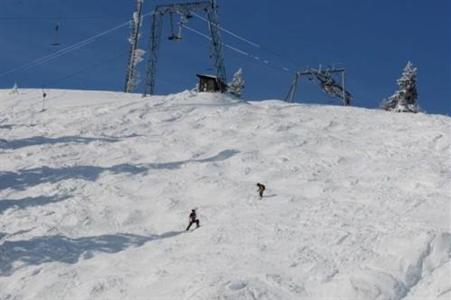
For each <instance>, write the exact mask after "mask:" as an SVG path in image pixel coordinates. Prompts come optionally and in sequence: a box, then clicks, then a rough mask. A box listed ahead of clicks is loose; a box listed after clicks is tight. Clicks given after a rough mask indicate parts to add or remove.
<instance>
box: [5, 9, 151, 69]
mask: <svg viewBox="0 0 451 300" xmlns="http://www.w3.org/2000/svg"><path fill="white" fill-rule="evenodd" d="M152 13H153V12H149V13H146V14H144V15H143V16H142V17H143V18H145V17H147V16H150V15H151V14H152ZM129 24H130V21H127V22H124V23H122V24H120V25H117V26H114V27H111V28H110V29H107V30H105V31H103V32H100V33H97V34H95V35H93V36H91V37H89V38H87V39H85V40H82V41H79V42H77V43H75V44H72V45H70V46H68V47H66V48H63V49H61V50H58V51H56V52H54V53H51V54H49V55H45V56H43V57H40V58H37V59H35V60H33V61H31V62H29V63H26V64H23V65H21V66H19V67H16V68H13V69H10V70H8V71H5V72H3V73H0V77H3V76H5V75H8V74H11V73H14V72H17V71H20V70H29V69H31V68H34V67H37V66H40V65H42V64H45V63H48V62H51V61H53V60H55V59H57V58H59V57H61V56H63V55H65V54H67V53H69V52H72V51H75V50H78V49H80V48H82V47H85V46H87V45H89V44H91V43H93V42H95V41H96V40H97V39H98V38H100V37H102V36H104V35H107V34H109V33H112V32H114V31H116V30H118V29H121V28H123V27H125V26H128V25H129Z"/></svg>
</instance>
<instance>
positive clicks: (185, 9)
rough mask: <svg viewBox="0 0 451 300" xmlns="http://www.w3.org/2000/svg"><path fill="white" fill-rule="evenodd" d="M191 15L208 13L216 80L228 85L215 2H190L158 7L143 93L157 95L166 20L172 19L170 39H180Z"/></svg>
mask: <svg viewBox="0 0 451 300" xmlns="http://www.w3.org/2000/svg"><path fill="white" fill-rule="evenodd" d="M192 13H205V14H206V17H207V20H208V29H209V33H210V40H211V49H210V51H211V52H210V56H211V57H212V59H213V63H214V66H215V69H216V77H217V79H218V80H219V81H222V82H227V78H226V70H225V65H224V56H223V49H222V41H221V36H220V34H219V31H220V30H219V24H218V16H217V5H216V1H215V0H209V1H198V2H191V3H174V4H167V5H157V6H156V7H155V9H154V11H153V14H152V25H151V26H152V27H151V34H150V41H149V50H148V59H147V67H146V81H145V88H144V94H143V96H146V95H153V94H154V93H155V77H156V73H157V62H158V52H159V48H160V40H161V34H162V30H163V19H164V17H165V16H169V18H170V25H171V35H170V36H169V40H180V39H181V32H180V29H181V27H182V26H183V24H184V23H186V22H187V20H188V19H190V18H191V17H192ZM174 16H175V17H179V18H180V21H179V23H178V25H179V31H178V32H175V28H174Z"/></svg>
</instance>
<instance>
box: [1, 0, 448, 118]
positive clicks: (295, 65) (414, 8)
mask: <svg viewBox="0 0 451 300" xmlns="http://www.w3.org/2000/svg"><path fill="white" fill-rule="evenodd" d="M180 1H181V2H183V1H182V0H179V2H180ZM168 2H169V1H157V0H155V1H151V0H145V11H146V12H148V11H150V10H151V9H152V7H153V6H154V5H155V4H162V3H168ZM218 3H219V5H220V9H219V20H220V22H221V25H222V26H223V27H224V28H226V29H228V30H230V31H233V32H235V33H237V34H239V35H241V36H243V37H246V38H247V39H249V40H251V41H253V42H256V43H258V44H259V45H260V46H261V47H260V48H256V47H252V46H250V45H249V44H246V43H244V42H242V41H240V40H238V39H235V38H233V37H231V36H230V35H227V34H225V33H223V34H222V37H223V41H224V42H225V43H227V44H229V45H231V46H234V47H237V48H239V49H241V50H243V51H246V52H248V53H250V54H252V55H253V56H257V57H259V58H260V61H256V60H255V59H252V58H249V57H247V56H244V55H241V54H238V53H236V52H234V51H231V50H229V49H225V51H224V55H225V63H226V69H227V73H228V77H229V78H230V77H231V75H232V74H233V72H234V71H236V69H238V68H240V67H241V68H242V69H243V73H244V77H245V80H246V81H247V84H246V90H245V93H244V97H245V98H247V99H269V98H278V99H282V98H284V97H285V95H286V94H287V91H288V89H289V86H290V83H291V81H292V78H293V74H294V72H295V71H296V70H302V69H304V68H306V67H308V66H318V65H319V64H322V65H323V66H327V65H337V66H338V65H340V66H344V67H345V68H346V70H347V75H348V76H347V87H348V88H349V90H350V91H351V93H352V94H353V96H354V99H353V104H354V105H356V106H362V107H370V108H371V107H377V106H378V105H379V103H380V101H381V99H382V98H384V97H386V96H389V95H391V94H392V93H393V91H394V90H395V89H396V79H397V78H398V77H399V76H400V74H401V71H402V68H403V67H404V65H405V64H406V62H407V61H408V60H411V61H412V62H413V63H414V64H415V65H416V66H417V67H418V93H419V103H420V105H421V107H422V108H423V109H424V110H425V111H426V112H430V113H440V114H447V115H450V114H451V4H450V3H451V1H447V0H444V1H428V0H377V1H376V0H340V1H337V0H303V1H299V0H286V1H275V0H259V1H243V0H219V1H218ZM134 7H135V1H134V0H115V1H111V0H95V1H92V0H0V45H2V47H0V74H4V73H5V72H7V71H9V70H11V69H14V68H16V67H18V66H21V65H24V64H26V63H29V62H30V61H33V60H35V59H37V58H40V57H43V56H45V55H48V54H51V53H53V52H56V51H58V50H61V49H64V48H65V47H68V46H70V45H72V44H74V43H77V42H79V41H81V40H84V39H86V38H89V37H90V36H92V35H95V34H97V33H99V32H102V31H105V30H107V29H110V28H112V27H114V26H116V25H119V24H121V23H124V22H126V21H127V20H128V18H129V17H130V15H131V13H132V11H133V10H134ZM58 21H59V22H60V36H59V39H60V42H61V46H60V47H59V48H58V47H54V46H52V45H51V44H52V43H53V41H54V35H55V33H54V27H55V25H56V23H57V22H58ZM166 25H167V22H166ZM188 25H189V26H190V27H192V28H195V29H197V30H199V31H202V32H204V33H207V28H206V24H205V23H204V22H203V21H201V20H199V19H196V18H193V19H191V20H190V22H189V24H188ZM149 28H150V19H149V18H147V19H145V23H144V28H143V29H144V30H143V38H142V40H141V47H142V48H144V49H147V45H148V33H149ZM166 31H167V28H166ZM128 33H129V30H128V28H127V27H123V28H122V29H120V30H116V31H114V32H112V33H111V34H108V35H105V36H103V37H102V38H99V39H97V40H96V41H95V42H94V43H91V44H89V45H87V46H85V47H82V48H80V49H78V50H76V51H72V52H70V53H68V54H66V55H64V56H61V57H60V58H58V59H57V60H55V61H52V62H49V63H46V64H43V65H41V66H38V67H34V68H31V69H25V70H23V69H21V70H18V71H16V72H11V73H8V74H6V75H0V88H10V87H11V86H12V85H13V84H14V82H17V83H18V85H19V87H36V88H41V87H48V88H73V89H101V90H122V88H123V85H124V76H125V67H126V63H127V50H128V43H127V37H128ZM166 36H167V33H165V34H164V36H163V38H162V45H161V49H160V59H159V65H158V76H157V86H156V88H157V93H158V94H167V93H172V92H178V91H182V90H184V89H190V88H192V87H193V86H194V85H195V81H196V78H195V74H196V73H212V72H213V70H212V69H211V60H210V58H209V53H208V50H209V45H208V41H207V40H205V39H204V38H202V37H200V36H198V35H196V34H193V33H191V32H189V31H186V30H185V31H184V32H183V40H182V41H180V42H171V41H169V40H168V39H167V38H166ZM262 60H267V61H268V62H269V65H268V64H264V63H262ZM143 67H144V64H142V65H141V68H143ZM282 67H286V68H288V69H289V72H287V71H284V70H283V69H282ZM296 101H298V102H303V103H320V104H330V103H337V102H336V101H335V100H333V99H330V98H329V97H327V96H325V95H324V94H323V93H322V92H321V91H320V90H319V89H318V87H317V86H315V85H314V84H313V83H311V82H309V81H307V80H306V81H302V82H301V84H300V86H299V92H298V95H297V97H296Z"/></svg>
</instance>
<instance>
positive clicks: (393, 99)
mask: <svg viewBox="0 0 451 300" xmlns="http://www.w3.org/2000/svg"><path fill="white" fill-rule="evenodd" d="M397 83H398V86H399V88H398V90H397V91H396V92H395V93H394V94H393V95H392V96H390V97H389V98H387V99H384V100H383V101H382V104H381V107H382V108H383V109H385V110H389V111H396V112H415V113H416V112H418V111H419V110H420V108H419V106H418V104H417V96H418V94H417V68H416V67H415V66H414V65H413V64H412V63H411V62H410V61H409V62H408V63H407V65H406V66H405V67H404V71H403V73H402V75H401V78H399V79H398V80H397Z"/></svg>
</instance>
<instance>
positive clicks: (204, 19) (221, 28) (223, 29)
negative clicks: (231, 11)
mask: <svg viewBox="0 0 451 300" xmlns="http://www.w3.org/2000/svg"><path fill="white" fill-rule="evenodd" d="M190 13H191V14H192V15H193V16H195V17H197V18H199V19H201V20H202V21H205V22H207V23H208V22H209V21H208V20H207V19H206V18H204V17H202V16H201V15H199V14H197V13H195V12H190ZM217 27H218V29H219V30H221V31H223V32H225V33H228V34H229V35H231V36H233V37H235V38H237V39H239V40H241V41H243V42H245V43H248V44H249V45H251V46H253V47H255V48H261V46H260V45H259V44H257V43H254V42H252V41H250V40H248V39H246V38H244V37H242V36H239V35H238V34H236V33H233V32H232V31H230V30H227V29H225V28H224V27H222V26H219V25H217Z"/></svg>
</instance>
